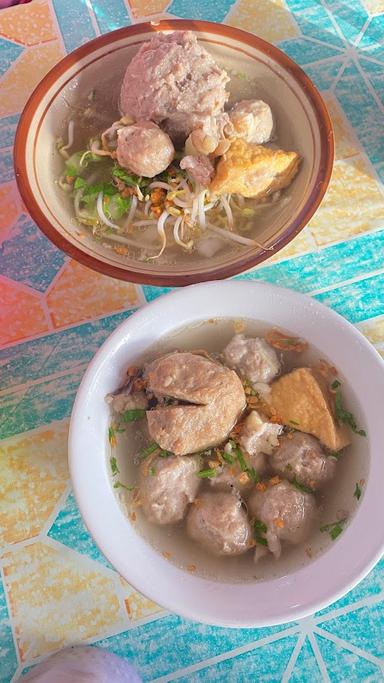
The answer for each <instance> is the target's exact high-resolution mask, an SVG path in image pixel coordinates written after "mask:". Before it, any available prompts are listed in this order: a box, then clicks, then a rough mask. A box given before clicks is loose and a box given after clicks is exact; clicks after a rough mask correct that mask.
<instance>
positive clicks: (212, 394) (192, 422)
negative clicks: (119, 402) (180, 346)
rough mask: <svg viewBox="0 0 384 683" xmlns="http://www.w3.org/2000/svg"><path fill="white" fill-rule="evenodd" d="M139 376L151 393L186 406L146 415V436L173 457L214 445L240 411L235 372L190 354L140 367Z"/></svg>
mask: <svg viewBox="0 0 384 683" xmlns="http://www.w3.org/2000/svg"><path fill="white" fill-rule="evenodd" d="M145 377H146V379H147V386H148V388H149V390H150V391H152V392H153V393H154V394H156V395H160V396H171V397H172V398H176V399H178V400H180V401H188V402H189V403H190V404H192V405H175V406H167V407H164V408H155V409H154V410H150V411H147V421H148V429H149V433H150V435H151V437H152V438H153V439H154V441H156V443H158V444H159V445H160V446H161V447H162V448H164V449H165V450H168V451H171V452H172V453H175V454H176V455H185V454H187V453H194V452H197V451H201V450H204V449H206V448H209V447H211V446H215V445H217V444H220V443H221V442H222V441H224V439H226V438H227V437H228V435H229V433H230V431H231V429H232V428H233V426H234V424H235V423H236V422H237V420H238V418H239V416H240V414H241V412H242V411H243V410H244V408H245V393H244V389H243V386H242V384H241V382H240V380H239V378H238V376H237V375H236V373H235V372H233V371H232V370H229V369H228V368H226V367H224V366H223V365H219V364H218V363H214V362H213V361H210V360H208V359H207V358H203V357H202V356H198V355H196V354H193V353H172V354H169V355H168V356H163V357H162V358H159V359H158V360H156V361H154V362H153V363H151V364H150V365H149V366H148V367H147V368H146V372H145ZM193 404H195V405H193Z"/></svg>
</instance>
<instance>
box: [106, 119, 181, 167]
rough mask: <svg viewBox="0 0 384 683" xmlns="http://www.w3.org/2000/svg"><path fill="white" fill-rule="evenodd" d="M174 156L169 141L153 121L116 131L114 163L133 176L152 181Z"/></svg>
mask: <svg viewBox="0 0 384 683" xmlns="http://www.w3.org/2000/svg"><path fill="white" fill-rule="evenodd" d="M174 156H175V148H174V146H173V144H172V140H171V138H170V137H169V135H167V134H166V133H164V131H163V130H161V128H159V126H157V125H156V124H155V123H152V121H139V122H138V123H135V124H133V125H132V126H125V127H124V128H120V129H119V130H118V131H117V161H118V163H119V164H120V166H122V167H123V168H126V169H128V171H131V172H132V173H136V175H141V176H145V177H146V178H153V176H155V175H157V174H158V173H162V172H163V171H165V169H166V168H167V167H168V166H169V164H170V163H171V161H172V160H173V157H174Z"/></svg>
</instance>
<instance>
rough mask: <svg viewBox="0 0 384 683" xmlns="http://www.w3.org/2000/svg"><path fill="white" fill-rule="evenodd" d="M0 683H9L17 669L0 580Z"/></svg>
mask: <svg viewBox="0 0 384 683" xmlns="http://www.w3.org/2000/svg"><path fill="white" fill-rule="evenodd" d="M0 661H1V667H0V683H9V681H10V680H11V679H12V676H13V674H14V673H15V671H16V667H17V664H18V662H17V656H16V650H15V645H14V642H13V636H12V627H11V622H10V619H9V614H8V607H7V600H6V597H5V591H4V586H3V583H2V581H1V578H0Z"/></svg>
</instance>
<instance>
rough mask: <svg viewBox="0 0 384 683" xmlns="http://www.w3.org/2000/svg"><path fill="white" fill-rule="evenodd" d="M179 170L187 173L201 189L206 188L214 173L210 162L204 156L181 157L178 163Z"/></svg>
mask: <svg viewBox="0 0 384 683" xmlns="http://www.w3.org/2000/svg"><path fill="white" fill-rule="evenodd" d="M180 168H182V169H184V170H186V171H188V173H189V175H190V176H191V178H192V179H193V180H194V181H195V182H196V183H199V184H200V185H202V186H203V187H208V185H209V183H210V182H211V180H212V178H213V175H214V173H215V169H214V167H213V165H212V162H211V161H210V159H209V158H208V157H207V156H204V154H198V155H196V156H192V155H187V156H185V157H183V158H182V160H181V161H180Z"/></svg>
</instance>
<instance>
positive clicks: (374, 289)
mask: <svg viewBox="0 0 384 683" xmlns="http://www.w3.org/2000/svg"><path fill="white" fill-rule="evenodd" d="M316 299H319V301H322V302H323V303H324V304H326V305H327V306H330V307H331V308H334V309H335V311H337V312H338V313H340V315H343V316H344V318H347V319H348V320H349V321H350V322H351V323H359V322H361V321H363V320H366V318H373V317H375V316H378V315H383V314H384V275H376V276H375V277H367V278H365V279H364V280H359V281H358V282H353V283H351V284H348V285H344V286H341V287H336V288H335V289H331V290H329V291H328V292H324V293H321V294H316Z"/></svg>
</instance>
